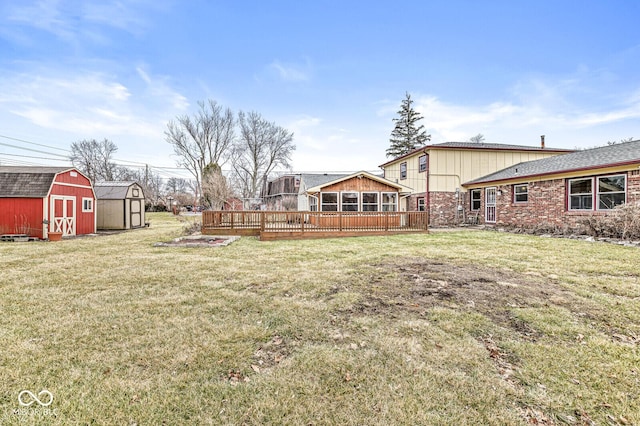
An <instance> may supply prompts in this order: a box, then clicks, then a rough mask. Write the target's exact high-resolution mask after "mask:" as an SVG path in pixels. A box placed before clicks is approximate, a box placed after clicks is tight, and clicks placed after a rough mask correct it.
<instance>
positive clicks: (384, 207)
mask: <svg viewBox="0 0 640 426" xmlns="http://www.w3.org/2000/svg"><path fill="white" fill-rule="evenodd" d="M385 196H387V197H391V198H392V199H393V200H394V201H393V203H390V202H386V203H385V199H384V197H385ZM380 205H381V206H382V211H383V212H397V211H398V193H397V192H382V193H381V195H380ZM389 207H391V210H390V209H389Z"/></svg>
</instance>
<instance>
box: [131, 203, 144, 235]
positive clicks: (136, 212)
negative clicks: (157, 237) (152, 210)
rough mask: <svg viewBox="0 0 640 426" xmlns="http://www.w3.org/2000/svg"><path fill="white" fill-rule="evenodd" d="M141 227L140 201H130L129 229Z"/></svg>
mask: <svg viewBox="0 0 640 426" xmlns="http://www.w3.org/2000/svg"><path fill="white" fill-rule="evenodd" d="M141 226H142V200H131V227H132V228H139V227H141Z"/></svg>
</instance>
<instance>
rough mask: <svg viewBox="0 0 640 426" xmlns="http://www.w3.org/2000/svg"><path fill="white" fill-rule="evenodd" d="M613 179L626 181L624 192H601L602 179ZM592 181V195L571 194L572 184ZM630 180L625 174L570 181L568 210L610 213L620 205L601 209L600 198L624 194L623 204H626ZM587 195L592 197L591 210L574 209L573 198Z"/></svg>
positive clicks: (568, 186)
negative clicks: (620, 178) (572, 205)
mask: <svg viewBox="0 0 640 426" xmlns="http://www.w3.org/2000/svg"><path fill="white" fill-rule="evenodd" d="M613 177H622V178H623V179H624V190H623V191H600V181H601V180H602V179H607V178H613ZM581 180H584V181H591V192H590V193H587V192H585V193H577V194H573V193H571V183H572V182H575V181H581ZM627 185H628V179H627V175H626V174H625V173H616V174H613V175H605V176H591V177H587V178H584V177H583V178H575V179H568V183H567V210H569V211H574V212H585V211H594V210H595V211H609V210H611V209H612V208H614V207H616V206H619V205H620V204H616V205H615V206H613V207H611V208H602V207H600V198H601V196H603V195H610V194H623V195H624V201H623V202H622V203H621V204H624V203H626V202H627V190H628V187H627ZM586 195H591V208H589V209H573V208H571V196H586Z"/></svg>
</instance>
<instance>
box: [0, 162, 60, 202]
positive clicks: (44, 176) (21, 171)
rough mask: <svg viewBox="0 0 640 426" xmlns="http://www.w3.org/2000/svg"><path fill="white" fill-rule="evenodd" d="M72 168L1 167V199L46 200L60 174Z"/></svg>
mask: <svg viewBox="0 0 640 426" xmlns="http://www.w3.org/2000/svg"><path fill="white" fill-rule="evenodd" d="M67 170H71V168H70V167H25V166H0V198H44V197H46V196H47V194H48V193H49V189H50V188H51V185H52V184H53V180H54V179H55V177H56V175H57V174H58V173H62V172H66V171H67Z"/></svg>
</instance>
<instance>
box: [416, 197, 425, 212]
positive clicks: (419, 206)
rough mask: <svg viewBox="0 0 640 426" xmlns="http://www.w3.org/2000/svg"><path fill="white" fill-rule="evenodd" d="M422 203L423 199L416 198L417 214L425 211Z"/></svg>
mask: <svg viewBox="0 0 640 426" xmlns="http://www.w3.org/2000/svg"><path fill="white" fill-rule="evenodd" d="M424 201H425V200H424V197H419V198H418V205H417V206H416V208H417V209H418V211H419V212H423V211H425V206H426V203H425V202H424Z"/></svg>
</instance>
